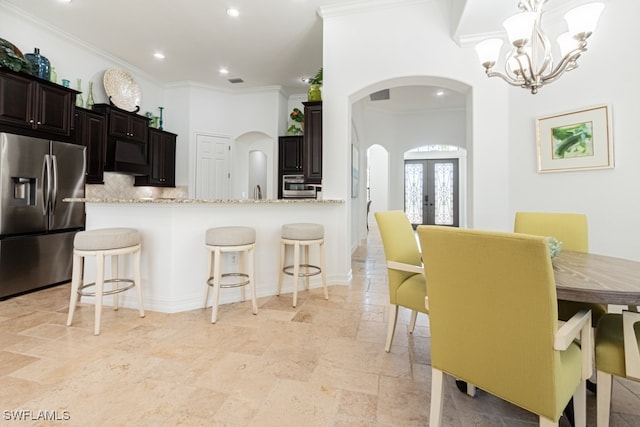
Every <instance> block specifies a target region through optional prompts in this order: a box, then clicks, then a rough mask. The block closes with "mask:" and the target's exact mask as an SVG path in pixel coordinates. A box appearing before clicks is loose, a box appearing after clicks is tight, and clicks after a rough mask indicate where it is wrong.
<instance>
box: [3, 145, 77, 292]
mask: <svg viewBox="0 0 640 427" xmlns="http://www.w3.org/2000/svg"><path fill="white" fill-rule="evenodd" d="M85 150H86V149H85V147H84V146H81V145H74V144H68V143H64V142H58V141H49V140H45V139H39V138H32V137H28V136H20V135H13V134H9V133H0V299H3V298H6V297H9V296H12V295H16V294H20V293H23V292H27V291H31V290H34V289H38V288H42V287H45V286H49V285H54V284H59V283H64V282H68V281H69V280H71V265H72V259H73V237H74V236H75V234H76V233H77V232H78V231H80V230H83V229H84V226H85V213H84V203H70V202H63V201H62V200H63V199H64V198H71V197H73V198H78V197H84V180H85V167H86V166H85V165H86V162H85V155H86V154H85Z"/></svg>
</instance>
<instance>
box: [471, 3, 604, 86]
mask: <svg viewBox="0 0 640 427" xmlns="http://www.w3.org/2000/svg"><path fill="white" fill-rule="evenodd" d="M546 2H547V0H521V1H520V2H519V3H518V9H520V13H518V14H516V15H513V16H511V17H509V18H507V19H506V20H505V21H504V23H503V26H504V28H505V30H506V32H507V37H508V39H509V42H510V43H511V44H512V45H513V48H512V49H511V50H510V51H509V53H508V54H507V56H506V59H505V64H504V73H502V72H499V71H494V70H493V66H494V65H496V62H497V60H498V57H499V56H500V50H501V48H502V43H503V41H502V39H488V40H484V41H482V42H480V43H478V44H477V45H476V52H477V53H478V57H479V59H480V63H481V64H482V66H483V67H484V68H485V72H486V73H487V76H489V77H500V78H501V79H503V80H504V81H506V82H507V83H509V84H510V85H514V86H520V87H522V88H525V89H528V90H530V91H531V93H533V94H535V93H537V92H538V88H540V87H542V86H543V85H544V84H547V83H551V82H553V81H554V80H556V79H557V78H558V77H560V76H561V75H562V74H563V73H564V72H565V71H571V70H573V69H575V68H576V67H577V66H578V64H577V62H576V61H577V60H578V58H579V57H580V55H581V54H582V53H583V52H586V51H587V38H589V36H590V35H591V33H592V32H593V30H594V29H595V27H596V24H597V23H598V18H599V17H600V13H601V12H602V9H603V8H604V4H603V3H589V4H585V5H582V6H578V7H576V8H575V9H572V10H570V11H568V12H567V13H566V14H565V15H564V19H565V20H566V21H567V27H568V29H569V31H568V32H566V33H564V34H561V35H560V36H559V37H558V46H559V52H560V57H561V59H560V61H559V62H558V63H557V64H555V65H554V61H553V56H552V52H551V48H552V46H551V43H550V41H549V38H548V37H547V35H546V34H545V33H544V31H543V29H542V25H541V18H542V5H543V4H544V3H546Z"/></svg>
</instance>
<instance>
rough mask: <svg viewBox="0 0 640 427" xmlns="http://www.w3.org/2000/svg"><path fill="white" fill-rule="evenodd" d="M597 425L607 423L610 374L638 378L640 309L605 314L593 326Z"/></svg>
mask: <svg viewBox="0 0 640 427" xmlns="http://www.w3.org/2000/svg"><path fill="white" fill-rule="evenodd" d="M595 348H596V379H597V381H598V397H597V403H596V408H597V413H598V415H597V416H598V424H597V425H598V427H607V426H608V425H609V414H610V410H611V383H612V380H613V378H612V375H615V376H618V377H623V378H629V379H632V380H636V381H640V313H637V312H633V311H626V310H625V311H623V312H622V314H618V313H615V314H613V313H612V314H607V315H605V316H603V317H602V319H600V323H598V327H597V328H596V341H595Z"/></svg>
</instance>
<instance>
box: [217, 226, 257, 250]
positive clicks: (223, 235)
mask: <svg viewBox="0 0 640 427" xmlns="http://www.w3.org/2000/svg"><path fill="white" fill-rule="evenodd" d="M255 242H256V230H255V229H253V228H251V227H215V228H210V229H208V230H207V234H206V236H205V243H206V244H207V245H213V246H238V245H250V244H251V243H255Z"/></svg>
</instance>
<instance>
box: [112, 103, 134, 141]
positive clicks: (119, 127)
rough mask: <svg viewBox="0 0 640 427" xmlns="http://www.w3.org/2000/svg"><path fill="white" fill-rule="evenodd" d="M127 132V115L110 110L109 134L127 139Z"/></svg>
mask: <svg viewBox="0 0 640 427" xmlns="http://www.w3.org/2000/svg"><path fill="white" fill-rule="evenodd" d="M129 133H130V131H129V116H128V115H127V114H124V113H121V112H119V111H113V110H112V111H111V112H110V114H109V135H111V136H116V137H120V138H125V139H128V138H129Z"/></svg>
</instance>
